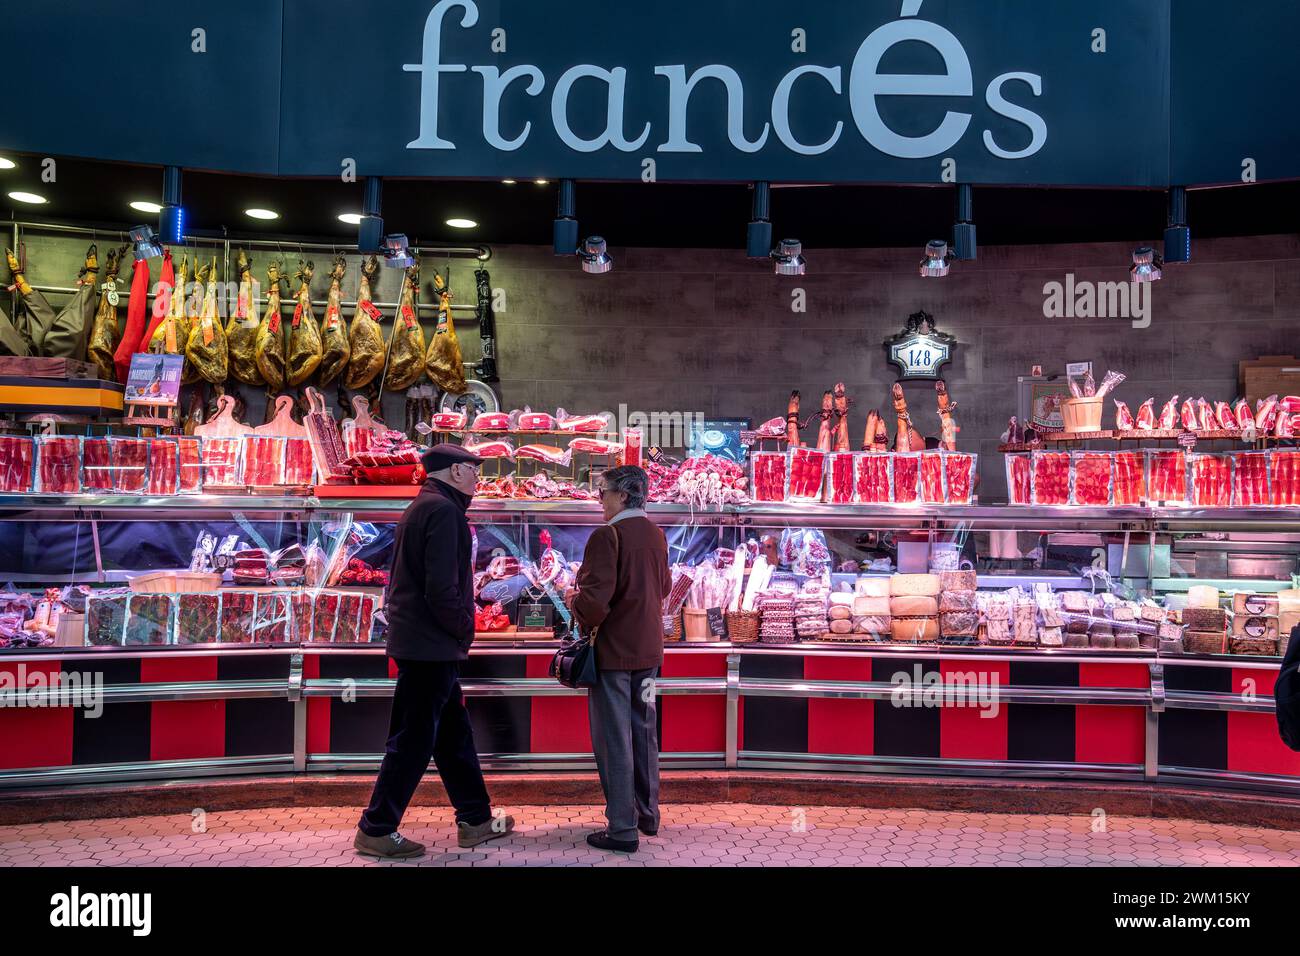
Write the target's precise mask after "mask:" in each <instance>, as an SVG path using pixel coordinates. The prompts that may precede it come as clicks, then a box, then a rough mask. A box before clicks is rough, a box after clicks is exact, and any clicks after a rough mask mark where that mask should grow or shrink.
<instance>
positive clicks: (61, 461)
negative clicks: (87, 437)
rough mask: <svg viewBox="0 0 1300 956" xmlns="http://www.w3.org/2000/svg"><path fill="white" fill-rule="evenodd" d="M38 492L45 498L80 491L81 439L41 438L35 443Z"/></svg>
mask: <svg viewBox="0 0 1300 956" xmlns="http://www.w3.org/2000/svg"><path fill="white" fill-rule="evenodd" d="M35 490H36V492H37V493H38V494H44V495H75V494H77V493H78V492H79V491H81V439H80V438H72V437H68V436H64V435H42V436H41V437H39V438H37V439H36V483H35Z"/></svg>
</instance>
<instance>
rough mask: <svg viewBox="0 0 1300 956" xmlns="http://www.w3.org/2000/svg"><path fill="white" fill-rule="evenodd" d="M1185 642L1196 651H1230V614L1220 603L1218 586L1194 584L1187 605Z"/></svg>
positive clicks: (1216, 652)
mask: <svg viewBox="0 0 1300 956" xmlns="http://www.w3.org/2000/svg"><path fill="white" fill-rule="evenodd" d="M1181 623H1182V625H1183V628H1184V631H1183V646H1184V648H1185V649H1186V650H1188V651H1190V652H1191V653H1193V654H1222V653H1224V652H1226V651H1227V649H1228V648H1227V639H1228V615H1227V613H1226V612H1225V611H1224V610H1223V608H1222V607H1220V606H1219V590H1218V588H1212V587H1207V586H1205V585H1200V584H1198V585H1193V586H1192V587H1190V588H1188V591H1187V607H1185V608H1183V610H1182V616H1181Z"/></svg>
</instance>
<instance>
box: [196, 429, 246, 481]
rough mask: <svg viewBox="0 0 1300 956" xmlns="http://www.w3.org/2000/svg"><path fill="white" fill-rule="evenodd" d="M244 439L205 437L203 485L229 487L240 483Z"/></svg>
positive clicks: (202, 458)
mask: <svg viewBox="0 0 1300 956" xmlns="http://www.w3.org/2000/svg"><path fill="white" fill-rule="evenodd" d="M242 446H243V441H242V440H241V439H239V438H205V439H203V445H202V452H201V460H202V462H203V487H204V489H205V490H206V489H208V488H228V487H230V486H232V485H238V484H239V462H240V451H241V450H242Z"/></svg>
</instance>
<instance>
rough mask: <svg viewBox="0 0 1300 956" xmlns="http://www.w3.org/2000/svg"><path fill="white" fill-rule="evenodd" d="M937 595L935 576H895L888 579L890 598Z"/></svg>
mask: <svg viewBox="0 0 1300 956" xmlns="http://www.w3.org/2000/svg"><path fill="white" fill-rule="evenodd" d="M938 593H939V575H937V574H895V575H894V576H893V577H892V578H890V579H889V596H890V597H923V596H924V597H933V596H934V595H937V594H938Z"/></svg>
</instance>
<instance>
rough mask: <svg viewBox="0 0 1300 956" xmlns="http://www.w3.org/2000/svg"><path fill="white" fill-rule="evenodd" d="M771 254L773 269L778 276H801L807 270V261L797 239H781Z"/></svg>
mask: <svg viewBox="0 0 1300 956" xmlns="http://www.w3.org/2000/svg"><path fill="white" fill-rule="evenodd" d="M771 256H772V259H773V262H774V264H775V268H774V271H775V272H776V274H777V275H779V276H801V275H804V274H805V273H806V272H807V269H808V262H807V260H805V259H804V257H803V243H801V242H800V241H799V240H798V239H782V240H781V242H780V243H779V244H778V245H777V247H776V248H775V249H773V250H772V252H771Z"/></svg>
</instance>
